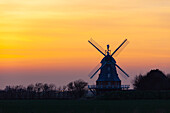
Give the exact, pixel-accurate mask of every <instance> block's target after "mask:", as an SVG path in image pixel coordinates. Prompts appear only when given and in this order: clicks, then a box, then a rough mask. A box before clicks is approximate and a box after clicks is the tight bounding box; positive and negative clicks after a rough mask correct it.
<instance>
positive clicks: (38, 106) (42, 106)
mask: <svg viewBox="0 0 170 113" xmlns="http://www.w3.org/2000/svg"><path fill="white" fill-rule="evenodd" d="M0 113H170V100H112V101H109V100H107V101H106V100H0Z"/></svg>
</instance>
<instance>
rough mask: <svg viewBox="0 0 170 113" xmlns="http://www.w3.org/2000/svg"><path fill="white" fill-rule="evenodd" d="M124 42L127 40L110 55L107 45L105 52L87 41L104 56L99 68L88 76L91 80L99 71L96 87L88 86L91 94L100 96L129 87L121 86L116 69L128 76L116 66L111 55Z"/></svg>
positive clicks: (92, 42) (93, 42)
mask: <svg viewBox="0 0 170 113" xmlns="http://www.w3.org/2000/svg"><path fill="white" fill-rule="evenodd" d="M126 41H127V39H126V40H125V41H124V42H123V43H122V44H121V45H120V46H119V47H118V48H117V49H116V50H115V51H114V52H113V53H112V54H111V50H109V45H107V50H104V49H102V47H101V46H99V45H98V44H97V43H96V42H95V41H94V40H92V39H91V40H89V43H90V44H91V45H93V46H94V47H95V48H96V49H97V50H98V51H99V52H100V53H101V54H103V55H104V58H103V59H102V60H101V62H100V63H101V66H100V68H99V69H97V71H95V72H94V74H92V75H91V74H90V75H89V76H90V78H91V79H92V78H93V77H94V76H95V75H96V74H97V73H98V72H99V71H100V73H99V76H98V79H97V80H96V85H89V86H88V87H89V89H90V90H91V91H92V92H93V93H94V92H96V94H101V93H104V92H107V91H114V90H122V89H128V88H129V85H121V80H120V79H119V76H118V73H117V68H118V69H120V70H121V71H122V72H123V73H124V74H125V75H126V76H127V77H129V75H128V74H127V73H126V72H125V71H123V70H122V68H120V67H119V66H118V65H117V64H116V61H115V59H114V58H113V55H114V54H115V53H116V52H117V51H118V50H119V49H120V48H121V47H122V46H123V44H124V43H125V42H126Z"/></svg>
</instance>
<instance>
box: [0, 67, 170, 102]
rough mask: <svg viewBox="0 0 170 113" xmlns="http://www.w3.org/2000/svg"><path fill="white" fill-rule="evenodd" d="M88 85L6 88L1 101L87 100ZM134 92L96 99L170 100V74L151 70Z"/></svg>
mask: <svg viewBox="0 0 170 113" xmlns="http://www.w3.org/2000/svg"><path fill="white" fill-rule="evenodd" d="M87 85H88V83H87V82H85V81H83V80H81V79H80V80H76V81H73V82H70V83H69V84H67V85H66V86H63V87H59V88H57V87H56V86H55V85H54V84H46V83H45V84H43V83H36V84H35V85H34V84H30V85H28V86H27V87H24V86H22V85H17V86H6V88H5V89H4V90H1V91H0V99H79V98H87V97H89V96H88V94H87V93H88V88H87ZM133 86H134V90H128V91H113V92H106V93H105V94H103V95H100V96H97V97H91V98H95V99H115V100H116V99H118V100H121V99H170V74H168V75H165V74H164V73H163V72H162V71H160V70H158V69H156V70H151V71H150V72H148V73H147V74H146V75H139V76H136V77H135V79H134V81H133Z"/></svg>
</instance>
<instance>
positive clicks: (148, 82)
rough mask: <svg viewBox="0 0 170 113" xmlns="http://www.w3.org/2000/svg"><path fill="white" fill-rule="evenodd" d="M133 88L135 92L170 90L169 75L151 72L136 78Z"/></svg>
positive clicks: (157, 70)
mask: <svg viewBox="0 0 170 113" xmlns="http://www.w3.org/2000/svg"><path fill="white" fill-rule="evenodd" d="M133 86H134V89H135V90H170V74H167V75H166V74H164V73H163V72H162V71H160V70H159V69H156V70H151V71H150V72H148V73H147V74H146V75H139V76H136V77H135V79H134V82H133Z"/></svg>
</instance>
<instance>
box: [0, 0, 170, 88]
mask: <svg viewBox="0 0 170 113" xmlns="http://www.w3.org/2000/svg"><path fill="white" fill-rule="evenodd" d="M169 20H170V1H169V0H106V1H103V0H1V1H0V89H3V88H5V86H6V85H24V86H26V85H28V84H35V83H37V82H43V83H54V84H56V86H58V87H59V86H62V85H66V84H67V83H69V82H70V81H74V80H77V79H83V80H85V81H87V82H88V83H89V84H95V80H96V79H97V75H96V76H95V77H94V78H93V79H92V80H90V79H89V77H88V74H89V73H90V72H91V70H92V69H93V68H94V67H95V66H96V65H97V64H99V63H100V61H101V59H102V58H103V55H102V54H101V53H99V52H98V51H97V50H96V49H95V48H94V47H92V46H91V45H90V44H89V43H88V40H89V39H90V38H93V39H94V40H95V41H96V42H98V43H99V44H100V45H101V46H102V47H103V48H104V49H106V45H107V44H110V48H111V50H112V51H114V50H115V49H116V48H117V47H118V46H119V44H121V43H122V42H123V40H124V39H126V38H127V39H128V41H129V44H128V45H127V46H126V48H125V49H124V50H123V51H121V53H120V54H119V55H117V56H115V57H114V58H115V60H116V61H117V64H118V65H119V66H120V67H121V68H123V69H124V70H125V71H126V72H127V73H128V74H129V75H130V78H128V79H125V78H124V77H122V76H121V73H120V74H119V75H120V78H121V79H122V82H123V84H130V85H131V87H132V81H133V79H134V77H135V76H136V75H139V74H146V73H147V72H149V71H150V70H151V69H160V70H162V71H163V72H164V73H166V74H167V73H170V22H169Z"/></svg>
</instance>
